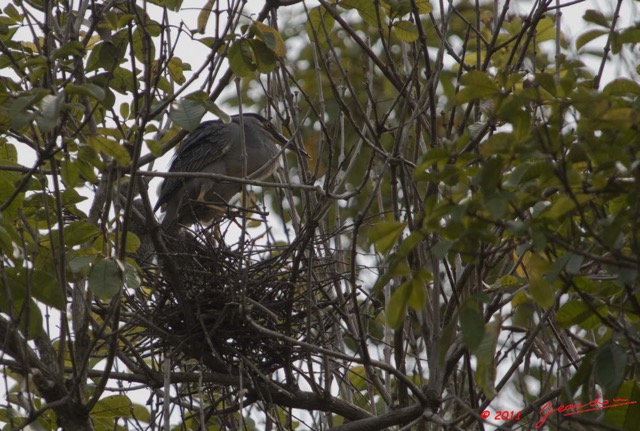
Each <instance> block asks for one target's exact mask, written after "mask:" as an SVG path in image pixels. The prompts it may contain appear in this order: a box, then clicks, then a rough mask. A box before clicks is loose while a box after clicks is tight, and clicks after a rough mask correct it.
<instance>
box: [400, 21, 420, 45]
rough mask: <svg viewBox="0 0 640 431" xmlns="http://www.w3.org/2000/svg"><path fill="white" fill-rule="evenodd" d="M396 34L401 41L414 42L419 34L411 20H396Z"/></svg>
mask: <svg viewBox="0 0 640 431" xmlns="http://www.w3.org/2000/svg"><path fill="white" fill-rule="evenodd" d="M394 28H395V30H396V36H398V39H400V40H401V41H403V42H415V41H416V40H418V37H419V36H420V34H419V33H418V27H416V25H415V24H414V23H412V22H411V21H398V22H396V23H395V25H394Z"/></svg>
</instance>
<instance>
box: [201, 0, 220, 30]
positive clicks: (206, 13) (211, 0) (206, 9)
mask: <svg viewBox="0 0 640 431" xmlns="http://www.w3.org/2000/svg"><path fill="white" fill-rule="evenodd" d="M216 1H217V0H207V3H206V4H205V5H204V6H203V7H202V9H200V13H199V14H198V33H200V34H204V32H205V30H206V29H207V23H208V22H209V17H210V16H211V11H212V10H213V5H215V3H216Z"/></svg>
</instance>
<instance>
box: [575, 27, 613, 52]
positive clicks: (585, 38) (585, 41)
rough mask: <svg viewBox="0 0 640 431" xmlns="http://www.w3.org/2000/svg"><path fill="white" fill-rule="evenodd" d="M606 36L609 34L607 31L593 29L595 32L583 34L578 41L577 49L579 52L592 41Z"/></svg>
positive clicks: (590, 31)
mask: <svg viewBox="0 0 640 431" xmlns="http://www.w3.org/2000/svg"><path fill="white" fill-rule="evenodd" d="M605 34H609V32H608V31H607V30H598V29H593V30H589V31H586V32H584V33H582V34H581V35H580V36H578V38H577V39H576V49H578V50H579V49H580V48H582V47H583V46H585V45H586V44H588V43H589V42H591V41H592V40H594V39H597V38H599V37H600V36H604V35H605Z"/></svg>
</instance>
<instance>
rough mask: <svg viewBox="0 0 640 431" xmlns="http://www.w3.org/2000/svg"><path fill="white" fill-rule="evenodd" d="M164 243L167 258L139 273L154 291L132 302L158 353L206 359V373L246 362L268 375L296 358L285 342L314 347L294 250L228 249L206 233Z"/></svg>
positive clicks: (296, 349) (181, 235) (179, 235)
mask: <svg viewBox="0 0 640 431" xmlns="http://www.w3.org/2000/svg"><path fill="white" fill-rule="evenodd" d="M165 242H166V245H167V249H168V253H166V254H160V255H158V256H157V259H156V260H157V262H156V265H154V267H151V268H152V269H150V270H147V271H146V278H147V280H145V281H146V283H145V284H146V285H148V286H155V288H154V291H153V292H152V293H151V294H150V295H149V296H147V297H145V298H140V297H138V298H137V299H134V301H133V302H134V308H137V310H136V311H137V312H138V313H139V315H140V316H141V317H142V320H144V321H146V322H148V323H151V324H150V325H147V326H148V328H149V330H150V332H151V334H150V335H151V336H152V337H154V338H156V339H157V340H159V344H161V345H162V346H163V347H169V348H171V349H173V350H174V351H176V350H177V351H180V352H183V353H184V354H185V356H187V357H192V358H195V359H203V358H204V357H207V356H208V357H210V358H211V359H212V360H211V361H210V362H207V361H204V362H205V363H209V364H214V365H213V366H210V367H211V368H216V366H215V364H219V365H224V366H226V367H227V369H229V368H230V367H237V366H239V364H240V362H241V361H245V362H244V363H245V365H246V363H247V362H246V361H247V360H248V361H250V362H251V364H252V365H251V366H252V367H253V368H254V369H257V370H259V371H260V372H270V371H274V370H276V369H278V368H281V367H283V366H285V365H287V364H291V363H292V361H295V360H296V358H298V357H299V356H300V354H301V352H302V350H301V348H300V347H299V346H297V345H296V344H295V343H294V342H291V340H304V341H307V342H314V341H313V340H309V333H310V331H309V329H310V328H309V326H310V325H313V323H312V319H310V314H309V312H308V307H307V304H308V302H309V301H308V297H309V296H308V295H309V294H313V289H311V292H310V291H309V290H308V288H307V287H306V286H305V287H304V288H301V287H300V286H301V285H302V284H301V283H298V282H297V281H298V280H300V277H301V276H302V275H303V272H302V271H301V270H300V268H299V267H298V266H297V265H296V264H295V263H294V257H295V253H296V251H295V248H294V247H292V246H289V247H287V248H276V247H273V248H269V249H264V248H262V249H257V247H254V245H253V244H251V243H247V244H236V245H234V246H233V247H227V246H225V245H224V244H220V245H219V244H217V243H216V241H215V240H213V239H212V236H211V233H210V232H202V233H197V234H194V233H191V232H186V231H180V232H177V233H176V234H175V235H171V236H169V235H167V236H165ZM302 286H304V285H302ZM314 314H319V313H314ZM188 315H192V317H191V318H189V316H188ZM285 337H286V338H285ZM214 371H223V370H214Z"/></svg>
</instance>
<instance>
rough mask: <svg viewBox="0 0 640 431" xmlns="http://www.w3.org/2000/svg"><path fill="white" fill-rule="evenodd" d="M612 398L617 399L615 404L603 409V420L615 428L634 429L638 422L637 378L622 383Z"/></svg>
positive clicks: (639, 399) (638, 397) (638, 387)
mask: <svg viewBox="0 0 640 431" xmlns="http://www.w3.org/2000/svg"><path fill="white" fill-rule="evenodd" d="M612 398H615V399H616V400H618V401H617V403H616V404H617V406H616V407H615V408H609V409H607V410H606V411H605V414H604V419H605V422H606V423H607V424H609V425H611V426H613V427H615V428H616V429H622V430H624V431H635V430H636V429H637V427H638V423H640V386H639V385H638V382H637V380H628V381H626V382H624V383H622V385H621V386H620V389H619V390H618V393H617V394H616V395H615V396H614V397H612Z"/></svg>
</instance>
